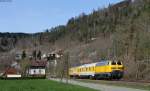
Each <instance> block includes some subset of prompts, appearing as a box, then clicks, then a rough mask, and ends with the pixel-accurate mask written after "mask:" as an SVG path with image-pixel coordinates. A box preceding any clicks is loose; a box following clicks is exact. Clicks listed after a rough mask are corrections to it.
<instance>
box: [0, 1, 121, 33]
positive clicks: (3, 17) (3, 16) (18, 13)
mask: <svg viewBox="0 0 150 91" xmlns="http://www.w3.org/2000/svg"><path fill="white" fill-rule="evenodd" d="M1 1H4V0H0V32H26V33H35V32H41V31H44V30H45V29H47V28H51V27H55V26H57V25H65V24H66V23H67V21H68V20H69V19H70V18H71V17H75V16H78V15H79V14H81V13H83V12H84V13H86V14H89V13H91V12H92V11H93V10H94V9H98V8H103V7H107V6H108V5H109V4H115V3H117V2H120V1H122V0H10V1H11V2H1ZM7 1H9V0H7Z"/></svg>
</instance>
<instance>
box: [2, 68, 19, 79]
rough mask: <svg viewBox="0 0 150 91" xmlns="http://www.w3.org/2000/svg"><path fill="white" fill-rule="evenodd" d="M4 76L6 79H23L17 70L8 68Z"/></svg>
mask: <svg viewBox="0 0 150 91" xmlns="http://www.w3.org/2000/svg"><path fill="white" fill-rule="evenodd" d="M4 76H5V77H6V78H21V74H20V73H19V72H18V70H17V69H15V68H13V67H8V68H7V69H6V70H5V73H4Z"/></svg>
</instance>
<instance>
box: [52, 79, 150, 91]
mask: <svg viewBox="0 0 150 91" xmlns="http://www.w3.org/2000/svg"><path fill="white" fill-rule="evenodd" d="M49 79H50V80H54V81H60V79H54V78H49ZM98 81H99V82H100V80H98ZM62 82H66V80H65V79H63V80H62ZM68 83H69V84H74V85H80V86H83V87H88V88H92V89H96V90H99V91H149V90H150V89H149V90H148V89H147V90H146V89H145V90H144V89H143V90H142V89H138V88H130V87H123V86H119V85H117V86H115V85H112V84H109V85H108V84H103V83H94V82H90V81H85V80H82V81H81V80H68Z"/></svg>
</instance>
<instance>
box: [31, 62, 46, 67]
mask: <svg viewBox="0 0 150 91" xmlns="http://www.w3.org/2000/svg"><path fill="white" fill-rule="evenodd" d="M46 64H47V61H32V62H31V66H46Z"/></svg>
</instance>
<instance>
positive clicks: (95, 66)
mask: <svg viewBox="0 0 150 91" xmlns="http://www.w3.org/2000/svg"><path fill="white" fill-rule="evenodd" d="M123 74H124V65H123V63H122V62H121V61H111V60H103V61H100V62H96V63H90V64H83V65H80V66H75V67H71V68H69V76H70V77H71V78H86V79H118V80H119V79H121V78H123Z"/></svg>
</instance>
